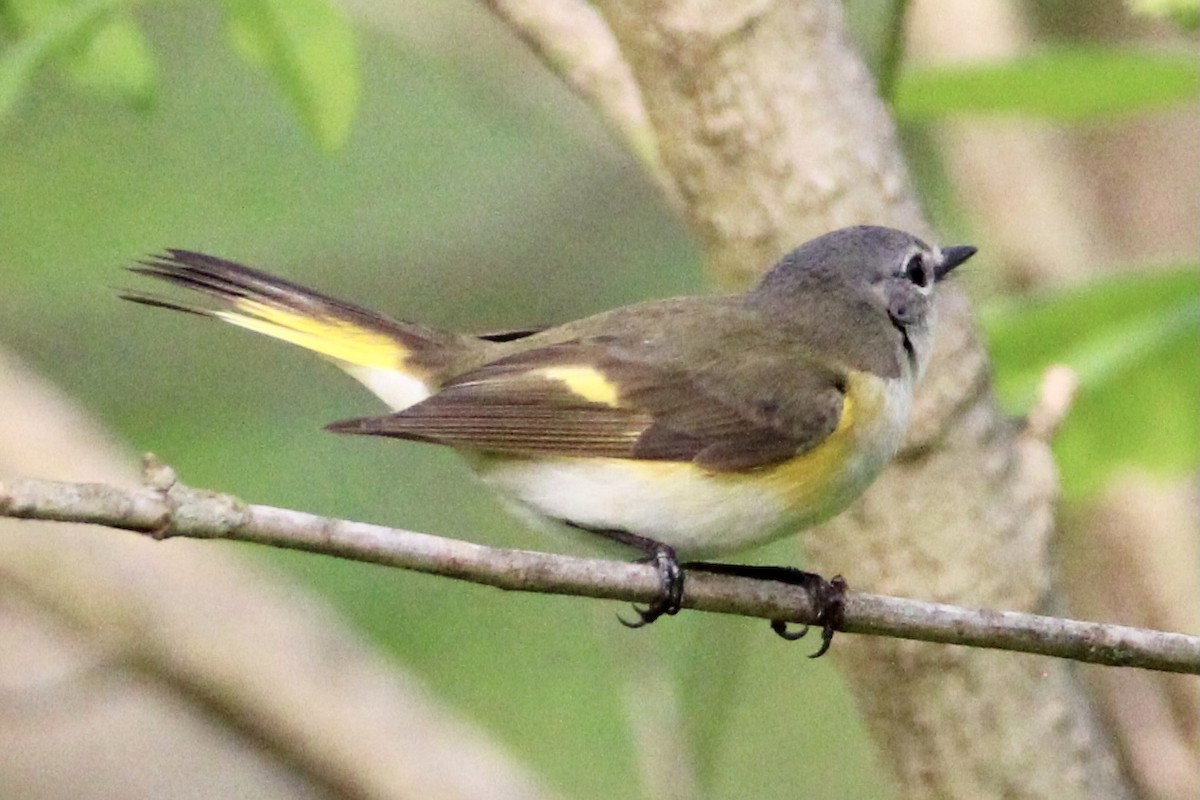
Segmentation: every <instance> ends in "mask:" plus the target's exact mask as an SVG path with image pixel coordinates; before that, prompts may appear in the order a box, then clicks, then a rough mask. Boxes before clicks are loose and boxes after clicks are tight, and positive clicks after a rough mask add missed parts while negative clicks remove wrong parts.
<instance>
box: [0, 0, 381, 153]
mask: <svg viewBox="0 0 1200 800" xmlns="http://www.w3.org/2000/svg"><path fill="white" fill-rule="evenodd" d="M130 5H132V3H130V2H128V0H126V1H125V2H122V0H4V2H2V3H0V15H2V16H0V18H2V19H3V22H4V23H5V26H6V27H7V29H8V31H9V33H10V35H11V36H13V37H14V39H15V41H14V42H13V43H12V44H11V45H9V46H7V47H5V48H4V50H3V52H2V53H0V122H3V121H4V118H5V116H6V115H7V114H9V113H11V111H12V108H13V106H14V105H15V104H16V102H17V101H18V100H19V99H20V98H21V96H22V95H24V94H25V93H26V92H28V91H29V90H30V88H31V86H32V83H33V80H34V79H35V77H36V76H37V73H38V71H39V70H41V69H42V68H44V67H47V66H51V65H58V66H61V67H62V68H63V71H64V72H65V73H66V75H67V76H68V78H69V79H70V80H71V81H72V82H73V83H74V84H76V85H77V86H79V87H80V88H83V89H87V90H93V91H101V92H106V93H110V94H115V95H117V96H119V97H121V98H123V99H125V100H126V101H128V102H131V103H133V104H134V105H146V104H148V103H149V102H150V101H151V100H152V99H153V98H154V94H155V90H156V88H157V83H158V81H157V68H156V65H155V62H154V57H153V55H152V54H151V51H150V48H149V46H148V45H147V43H146V39H145V37H144V35H143V33H142V31H141V28H140V27H139V26H138V24H137V23H136V21H135V20H134V18H133V17H132V15H131V14H130V13H129V11H128V7H129V6H130ZM222 5H223V7H224V8H225V12H226V20H227V30H228V32H229V38H230V40H231V41H232V43H233V45H234V49H235V50H236V51H237V52H238V53H239V54H240V55H242V57H243V58H245V59H246V60H247V61H249V62H250V63H251V64H254V65H256V66H258V67H260V68H262V69H264V70H265V71H266V72H267V74H268V75H270V77H271V78H272V79H273V80H274V81H275V83H276V84H277V85H278V87H279V89H280V92H281V93H282V94H283V96H284V97H285V98H286V99H287V100H288V102H289V103H290V104H291V106H292V108H293V110H294V111H295V113H296V115H297V116H298V117H299V118H300V121H301V122H302V123H303V124H304V126H305V127H306V128H307V129H308V131H309V133H310V134H311V135H312V136H313V137H314V138H315V139H316V140H317V142H318V143H320V144H321V145H322V146H323V147H326V148H329V149H332V148H335V147H337V146H338V145H340V144H341V143H342V142H343V141H344V140H345V138H346V136H347V134H348V133H349V131H350V123H351V121H352V120H353V118H354V111H355V109H356V107H357V105H358V96H359V77H358V66H357V57H356V55H355V50H354V37H353V35H352V33H351V31H350V27H349V24H348V23H347V22H346V20H345V18H344V17H343V16H342V14H341V13H340V12H339V11H338V10H337V9H336V8H335V7H334V6H333V5H332V4H331V3H330V2H329V0H222Z"/></svg>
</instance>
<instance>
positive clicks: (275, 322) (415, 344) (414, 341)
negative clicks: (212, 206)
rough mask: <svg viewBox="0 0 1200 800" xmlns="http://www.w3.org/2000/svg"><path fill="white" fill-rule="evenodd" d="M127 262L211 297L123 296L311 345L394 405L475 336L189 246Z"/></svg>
mask: <svg viewBox="0 0 1200 800" xmlns="http://www.w3.org/2000/svg"><path fill="white" fill-rule="evenodd" d="M130 269H131V270H132V271H133V272H136V273H138V274H140V275H147V276H149V277H152V278H158V279H160V280H164V281H166V282H168V283H170V284H173V285H175V286H180V287H183V288H185V289H189V290H192V291H195V292H198V293H200V294H202V295H204V296H206V297H207V299H208V301H209V302H208V303H203V304H202V303H196V304H191V303H187V302H180V301H176V300H174V299H170V298H166V297H161V296H158V295H155V294H151V293H147V292H139V291H127V292H124V293H122V294H121V297H123V298H124V299H126V300H131V301H133V302H135V303H141V304H143V305H148V306H153V307H157V308H169V309H171V310H174V311H184V312H187V313H191V314H199V315H201V316H205V317H213V318H215V319H220V320H224V321H225V322H228V323H230V324H233V325H237V326H238V327H241V328H246V329H248V330H252V331H256V332H258V333H262V334H265V335H267V336H270V337H273V338H275V339H280V340H282V341H285V342H291V343H292V344H295V345H298V346H300V347H303V348H305V349H306V350H312V351H313V352H315V353H319V354H320V355H322V356H325V357H326V358H328V359H330V360H332V361H333V362H334V363H336V364H337V365H338V366H339V367H341V368H342V369H344V370H345V371H346V372H348V373H349V374H350V375H352V376H353V377H354V378H356V379H357V380H359V381H361V382H362V383H363V384H364V385H366V386H367V388H368V389H370V390H371V391H372V392H374V393H375V394H376V395H378V396H379V397H380V398H381V399H382V400H383V401H384V402H385V403H387V404H388V405H389V406H391V407H392V408H393V409H397V410H398V409H401V408H407V407H408V406H410V405H412V404H413V403H416V402H419V401H421V400H423V399H425V398H426V397H428V396H429V395H430V393H431V392H433V391H434V390H436V388H437V387H438V386H439V385H440V383H441V381H442V380H443V379H444V377H445V375H446V373H447V371H448V370H449V369H450V368H451V366H452V364H453V363H454V361H455V359H456V358H458V357H460V356H461V355H462V353H463V351H464V350H465V349H467V348H469V347H470V346H472V343H473V341H474V340H471V339H470V338H469V337H463V336H459V335H457V334H453V333H448V332H445V331H439V330H436V329H434V328H429V327H427V326H424V325H418V324H416V323H411V322H402V321H398V320H394V319H391V318H390V317H386V316H384V315H382V314H377V313H375V312H374V311H369V310H367V309H365V308H362V307H360V306H356V305H353V304H351V303H346V302H344V301H342V300H337V299H335V298H332V297H329V296H327V295H324V294H321V293H319V292H315V291H313V290H312V289H308V288H306V287H304V286H301V285H299V284H296V283H292V282H291V281H287V280H284V279H282V278H277V277H275V276H273V275H268V274H267V273H265V272H260V271H259V270H256V269H251V268H250V267H246V266H243V265H241V264H237V263H234V262H232V261H226V260H225V259H221V258H216V257H214V256H210V255H205V254H204V253H197V252H193V251H190V250H175V249H171V250H167V251H166V253H165V254H163V255H159V256H155V257H152V258H150V259H147V260H145V261H141V262H139V266H135V267H130ZM476 346H478V345H476Z"/></svg>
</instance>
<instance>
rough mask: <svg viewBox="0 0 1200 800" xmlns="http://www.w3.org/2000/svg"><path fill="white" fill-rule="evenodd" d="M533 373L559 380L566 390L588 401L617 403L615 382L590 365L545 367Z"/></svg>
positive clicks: (611, 405)
mask: <svg viewBox="0 0 1200 800" xmlns="http://www.w3.org/2000/svg"><path fill="white" fill-rule="evenodd" d="M533 374H534V375H537V376H539V377H542V378H549V379H550V380H552V381H561V382H562V383H563V384H564V385H565V386H566V387H567V390H568V391H570V392H571V393H572V394H576V395H579V396H580V397H582V398H583V399H584V400H587V401H588V402H589V403H599V404H600V405H605V406H609V407H611V408H616V407H617V406H618V405H619V401H618V394H617V386H616V384H614V383H613V382H612V381H610V380H609V379H608V378H606V377H604V375H603V374H602V373H600V372H599V371H597V370H595V369H593V368H592V367H588V366H583V365H578V366H574V365H573V366H563V367H545V368H544V369H539V370H536V371H534V373H533Z"/></svg>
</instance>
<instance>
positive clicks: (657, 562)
mask: <svg viewBox="0 0 1200 800" xmlns="http://www.w3.org/2000/svg"><path fill="white" fill-rule="evenodd" d="M567 524H568V525H570V526H571V527H572V528H578V529H579V530H584V531H587V532H588V533H595V534H599V535H600V536H603V537H605V538H606V539H612V540H613V541H614V542H620V543H621V544H624V545H628V546H629V547H633V548H635V549H637V550H641V551H642V552H643V553H645V554H646V557H645V558H644V559H640V560H641V561H643V562H647V563H652V564H654V566H655V568H656V569H657V570H658V579H659V581H660V582H661V584H662V594H661V595H660V596H659V598H658V599H657V600H655V601H654V602H653V603H651V604H650V605H649V606H647V607H646V608H640V607H638V606H634V607H633V610H634V612H635V613H636V614H637V615H638V618H637V619H636V620H634V621H632V622H631V621H629V620H627V619H625V618H624V617H621V616H618V617H617V620H618V621H620V623H621V624H622V625H624V626H625V627H626V628H641V627H643V626H645V625H649V624H650V623H651V622H654V621H655V620H656V619H658V618H659V617H661V616H663V615H664V614H666V615H668V616H670V615H674V614H678V613H679V609H680V607H681V603H682V602H683V569H682V568H680V566H679V559H677V558H676V557H675V548H673V547H671V546H669V545H665V544H663V543H662V542H656V541H654V540H653V539H648V538H646V537H645V536H638V535H637V534H636V533H630V532H629V531H624V530H620V529H615V528H588V527H585V526H583V525H577V524H575V523H573V522H568V523H567Z"/></svg>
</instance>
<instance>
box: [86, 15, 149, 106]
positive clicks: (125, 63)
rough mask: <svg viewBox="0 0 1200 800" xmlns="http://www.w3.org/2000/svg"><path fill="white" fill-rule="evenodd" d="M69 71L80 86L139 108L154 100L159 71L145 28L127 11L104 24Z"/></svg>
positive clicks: (113, 16) (87, 43) (89, 40)
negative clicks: (139, 25)
mask: <svg viewBox="0 0 1200 800" xmlns="http://www.w3.org/2000/svg"><path fill="white" fill-rule="evenodd" d="M67 72H68V74H69V75H70V76H71V78H72V80H74V81H75V83H77V84H79V85H80V86H82V87H84V88H87V89H90V90H93V91H99V92H105V93H109V94H115V95H117V96H118V97H120V98H122V99H124V100H127V101H129V102H131V103H134V104H135V105H147V104H149V103H151V102H152V101H153V100H154V97H155V92H156V90H157V88H158V69H157V67H156V65H155V62H154V56H153V55H152V54H151V52H150V47H149V45H148V44H147V43H146V39H145V37H144V36H143V35H142V31H141V29H140V28H139V27H138V26H137V23H136V22H134V20H133V18H132V17H131V16H130V15H129V14H128V13H126V12H124V11H117V12H116V13H114V14H113V15H112V17H111V18H110V19H109V21H108V22H106V23H105V24H103V25H101V26H100V27H99V28H98V29H97V30H96V32H95V34H94V35H92V36H91V37H90V38H89V39H88V40H87V42H86V43H85V44H84V45H83V47H81V48H80V50H79V51H78V52H77V53H75V54H73V55H72V56H71V57H70V58H69V59H68V60H67Z"/></svg>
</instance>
